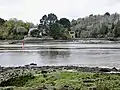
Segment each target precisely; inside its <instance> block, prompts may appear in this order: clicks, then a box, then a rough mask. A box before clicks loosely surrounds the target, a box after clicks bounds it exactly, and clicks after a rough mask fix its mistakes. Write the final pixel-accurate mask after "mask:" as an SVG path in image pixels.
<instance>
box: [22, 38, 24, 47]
mask: <svg viewBox="0 0 120 90" xmlns="http://www.w3.org/2000/svg"><path fill="white" fill-rule="evenodd" d="M22 49H24V40H22Z"/></svg>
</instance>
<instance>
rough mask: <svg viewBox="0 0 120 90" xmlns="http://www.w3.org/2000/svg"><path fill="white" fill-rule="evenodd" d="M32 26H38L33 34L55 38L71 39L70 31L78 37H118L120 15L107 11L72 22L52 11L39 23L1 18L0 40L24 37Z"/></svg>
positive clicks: (119, 33)
mask: <svg viewBox="0 0 120 90" xmlns="http://www.w3.org/2000/svg"><path fill="white" fill-rule="evenodd" d="M30 28H38V32H37V33H36V31H35V32H34V31H33V32H32V33H33V36H36V37H39V33H40V32H41V34H42V36H49V37H53V38H54V39H69V38H70V35H69V31H74V32H75V37H76V38H118V37H120V15H119V14H117V13H115V14H110V13H109V12H106V13H105V14H104V15H93V14H91V15H89V16H88V17H85V18H78V19H77V20H74V19H73V20H72V21H71V22H70V20H69V19H67V18H60V19H58V17H57V15H55V14H54V13H50V14H48V15H43V17H42V18H41V19H40V23H39V24H38V25H34V24H33V23H30V22H23V21H22V20H17V19H16V18H13V19H10V20H4V19H2V18H0V40H9V39H16V40H19V39H23V38H24V36H27V35H28V31H29V29H30ZM34 34H35V35H34Z"/></svg>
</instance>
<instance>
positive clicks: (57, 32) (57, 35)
mask: <svg viewBox="0 0 120 90" xmlns="http://www.w3.org/2000/svg"><path fill="white" fill-rule="evenodd" d="M50 28H51V30H50V36H52V37H53V38H54V39H62V38H63V34H64V31H65V30H64V28H63V27H62V26H61V25H60V24H58V23H55V24H52V25H51V26H50Z"/></svg>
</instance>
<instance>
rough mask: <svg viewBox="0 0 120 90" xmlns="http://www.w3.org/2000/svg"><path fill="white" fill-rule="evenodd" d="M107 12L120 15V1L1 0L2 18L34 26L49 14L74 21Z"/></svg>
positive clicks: (0, 11) (0, 10)
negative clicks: (26, 22) (25, 22)
mask: <svg viewBox="0 0 120 90" xmlns="http://www.w3.org/2000/svg"><path fill="white" fill-rule="evenodd" d="M105 12H110V13H115V12H117V13H120V0H0V18H4V19H6V20H9V19H10V18H17V19H18V20H23V21H28V22H33V23H34V24H38V23H39V20H40V19H41V18H42V16H43V15H45V14H49V13H54V14H56V15H57V17H58V19H60V18H64V17H65V18H68V19H70V20H72V19H77V18H82V17H86V16H89V15H90V14H94V15H98V14H104V13H105Z"/></svg>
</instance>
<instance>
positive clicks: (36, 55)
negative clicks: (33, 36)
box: [0, 42, 120, 68]
mask: <svg viewBox="0 0 120 90" xmlns="http://www.w3.org/2000/svg"><path fill="white" fill-rule="evenodd" d="M30 63H36V64H37V65H39V66H46V65H50V66H51V65H54V66H55V65H77V66H89V67H117V68H120V43H117V44H81V43H79V42H41V43H38V44H37V43H30V44H26V43H25V45H24V47H23V46H22V44H9V45H0V65H1V66H24V65H27V64H30Z"/></svg>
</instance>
